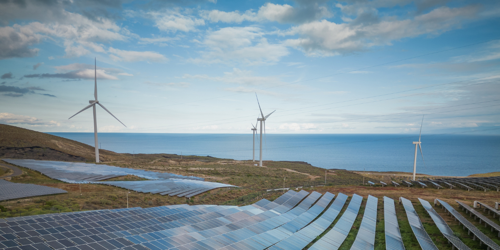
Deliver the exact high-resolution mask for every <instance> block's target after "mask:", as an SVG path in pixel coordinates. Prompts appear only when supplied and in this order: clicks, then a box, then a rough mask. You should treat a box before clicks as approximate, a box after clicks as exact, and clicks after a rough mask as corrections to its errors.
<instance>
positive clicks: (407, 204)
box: [399, 197, 438, 250]
mask: <svg viewBox="0 0 500 250" xmlns="http://www.w3.org/2000/svg"><path fill="white" fill-rule="evenodd" d="M399 199H400V201H401V202H402V203H403V206H404V208H405V211H406V217H408V222H409V223H410V227H411V229H412V231H413V234H414V235H415V237H416V238H417V241H418V243H419V244H420V247H422V249H426V250H427V249H429V250H430V249H436V250H438V248H437V247H436V245H434V242H432V240H431V237H429V235H428V234H427V232H426V231H425V228H424V225H422V222H421V221H420V218H419V217H418V214H417V211H415V208H414V207H413V204H412V203H411V201H410V200H408V199H405V198H403V197H400V198H399Z"/></svg>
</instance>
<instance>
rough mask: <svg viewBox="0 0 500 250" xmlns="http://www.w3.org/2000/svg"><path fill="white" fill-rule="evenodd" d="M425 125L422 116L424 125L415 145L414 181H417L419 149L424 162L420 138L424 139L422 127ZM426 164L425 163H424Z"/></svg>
mask: <svg viewBox="0 0 500 250" xmlns="http://www.w3.org/2000/svg"><path fill="white" fill-rule="evenodd" d="M423 124H424V117H423V116H422V123H421V124H420V135H419V136H418V141H414V142H413V144H415V160H414V161H413V180H414V181H415V175H416V173H417V147H418V148H420V155H421V156H422V161H424V153H422V145H421V144H422V142H421V141H420V138H421V137H422V125H423ZM424 163H425V161H424Z"/></svg>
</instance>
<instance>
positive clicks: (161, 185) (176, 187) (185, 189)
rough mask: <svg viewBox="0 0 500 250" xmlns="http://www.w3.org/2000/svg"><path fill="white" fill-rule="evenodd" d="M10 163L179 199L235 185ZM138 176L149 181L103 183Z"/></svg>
mask: <svg viewBox="0 0 500 250" xmlns="http://www.w3.org/2000/svg"><path fill="white" fill-rule="evenodd" d="M5 161H6V162H8V163H11V164H15V165H18V166H22V167H26V168H29V169H32V170H35V171H38V172H40V173H42V174H44V175H47V176H49V177H51V178H53V179H57V180H61V181H64V182H67V183H92V184H104V185H109V186H115V187H121V188H125V189H128V190H133V191H136V192H142V193H153V194H161V195H170V196H178V197H188V198H190V197H192V196H195V195H199V194H201V193H204V192H207V191H210V190H213V189H217V188H226V187H234V186H233V185H229V184H223V183H217V182H206V181H203V178H198V177H192V176H188V177H186V176H181V175H175V174H169V173H158V172H152V171H144V170H138V169H129V168H120V167H113V166H108V165H97V164H87V163H74V162H59V161H37V160H25V159H22V160H18V159H5ZM125 175H135V176H139V177H143V178H146V179H150V180H149V181H101V180H105V179H109V178H114V177H119V176H125Z"/></svg>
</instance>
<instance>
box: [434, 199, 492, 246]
mask: <svg viewBox="0 0 500 250" xmlns="http://www.w3.org/2000/svg"><path fill="white" fill-rule="evenodd" d="M437 201H438V202H439V204H441V206H443V208H444V209H446V211H447V212H448V213H449V214H451V215H452V216H453V217H454V218H455V219H457V220H458V221H459V222H460V224H462V225H463V226H464V227H466V228H467V230H468V231H469V232H470V233H472V234H474V236H476V237H477V238H478V239H479V240H480V241H481V242H482V243H484V244H485V245H487V246H488V247H489V248H491V249H500V246H499V245H497V244H496V243H495V242H494V241H492V240H491V239H490V238H488V236H486V235H485V234H484V233H482V232H481V231H480V230H479V229H477V227H475V226H474V225H473V224H472V223H470V222H469V221H468V220H467V219H466V218H464V217H463V216H462V215H461V214H460V213H459V212H458V211H457V210H455V209H454V208H453V207H452V206H450V204H448V203H446V202H445V201H442V200H440V199H437Z"/></svg>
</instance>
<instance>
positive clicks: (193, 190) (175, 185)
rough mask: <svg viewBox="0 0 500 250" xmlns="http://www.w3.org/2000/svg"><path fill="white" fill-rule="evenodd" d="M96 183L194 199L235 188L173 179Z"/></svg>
mask: <svg viewBox="0 0 500 250" xmlns="http://www.w3.org/2000/svg"><path fill="white" fill-rule="evenodd" d="M94 183H95V184H104V185H109V186H115V187H120V188H125V189H129V190H134V191H136V192H141V193H152V194H161V195H170V196H178V197H192V196H195V195H198V194H201V193H204V192H207V191H209V190H212V189H216V188H225V187H234V186H233V185H229V184H224V183H217V182H208V181H197V180H187V179H173V178H172V179H167V180H150V181H102V182H94Z"/></svg>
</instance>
